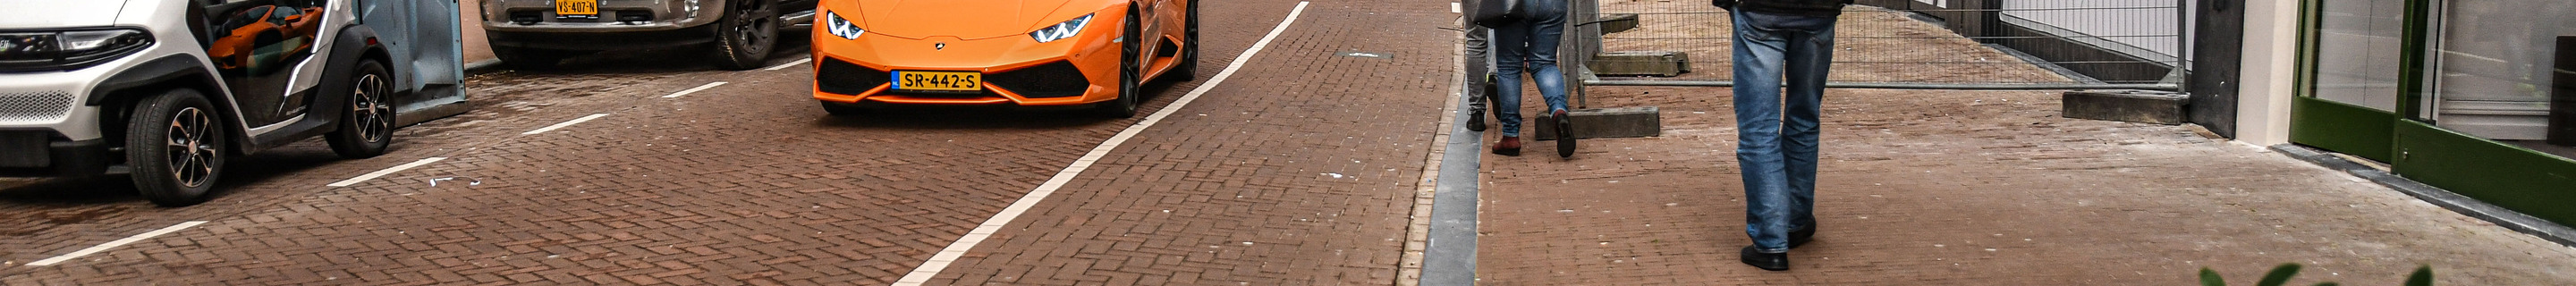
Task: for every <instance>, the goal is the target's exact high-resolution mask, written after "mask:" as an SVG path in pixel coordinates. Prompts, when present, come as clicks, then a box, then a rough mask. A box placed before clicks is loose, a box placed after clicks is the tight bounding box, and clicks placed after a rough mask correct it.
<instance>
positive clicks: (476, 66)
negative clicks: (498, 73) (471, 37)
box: [465, 59, 501, 76]
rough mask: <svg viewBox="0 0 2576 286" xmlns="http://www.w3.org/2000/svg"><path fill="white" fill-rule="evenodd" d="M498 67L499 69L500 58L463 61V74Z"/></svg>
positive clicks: (473, 73)
mask: <svg viewBox="0 0 2576 286" xmlns="http://www.w3.org/2000/svg"><path fill="white" fill-rule="evenodd" d="M499 69H501V59H489V60H481V61H475V62H471V63H465V75H469V76H470V75H477V74H483V73H489V72H492V71H494V70H499Z"/></svg>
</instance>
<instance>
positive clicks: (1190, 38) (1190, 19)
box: [1172, 0, 1199, 81]
mask: <svg viewBox="0 0 2576 286" xmlns="http://www.w3.org/2000/svg"><path fill="white" fill-rule="evenodd" d="M1186 5H1189V9H1188V11H1187V12H1183V13H1185V14H1183V15H1182V18H1185V19H1186V20H1183V22H1186V23H1187V24H1183V25H1182V28H1181V29H1182V32H1181V58H1180V63H1178V64H1174V65H1172V78H1177V79H1180V80H1181V81H1192V80H1198V79H1199V1H1198V0H1190V1H1189V3H1187V4H1186Z"/></svg>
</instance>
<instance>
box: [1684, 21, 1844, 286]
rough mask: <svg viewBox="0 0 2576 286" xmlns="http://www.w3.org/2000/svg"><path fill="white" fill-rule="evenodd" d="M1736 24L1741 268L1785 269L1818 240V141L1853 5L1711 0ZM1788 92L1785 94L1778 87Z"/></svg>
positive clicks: (1736, 99)
mask: <svg viewBox="0 0 2576 286" xmlns="http://www.w3.org/2000/svg"><path fill="white" fill-rule="evenodd" d="M1712 1H1714V3H1713V4H1715V5H1717V7H1719V8H1725V9H1726V10H1727V11H1728V12H1729V13H1730V14H1732V15H1733V16H1734V18H1735V54H1734V56H1735V130H1736V140H1737V142H1736V147H1735V160H1736V163H1737V164H1738V165H1739V166H1740V167H1742V169H1743V172H1742V173H1743V174H1744V198H1745V199H1744V217H1745V225H1744V232H1745V234H1746V235H1749V236H1752V238H1753V245H1750V246H1745V247H1744V249H1743V250H1742V251H1741V252H1740V253H1739V254H1738V255H1740V260H1742V261H1743V262H1744V264H1749V265H1753V267H1755V268H1761V269H1762V270H1771V271H1783V270H1789V249H1790V248H1795V247H1798V245H1801V244H1806V243H1807V241H1810V240H1812V239H1813V238H1814V237H1815V235H1816V215H1815V205H1816V143H1817V140H1816V137H1817V134H1816V133H1817V130H1816V129H1817V126H1816V124H1817V120H1818V119H1817V116H1818V113H1820V112H1821V111H1822V110H1821V108H1820V107H1819V106H1818V105H1820V104H1822V102H1823V101H1824V93H1825V74H1826V71H1827V70H1828V68H1829V67H1831V66H1832V63H1833V58H1834V21H1835V17H1839V16H1841V15H1842V8H1843V6H1844V5H1850V4H1851V3H1852V1H1851V0H1740V1H1739V0H1712ZM1784 81H1785V82H1786V83H1787V86H1786V87H1787V92H1786V93H1783V92H1782V87H1783V86H1782V83H1783V82H1784Z"/></svg>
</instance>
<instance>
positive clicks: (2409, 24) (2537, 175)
mask: <svg viewBox="0 0 2576 286" xmlns="http://www.w3.org/2000/svg"><path fill="white" fill-rule="evenodd" d="M2436 1H2440V0H2409V1H2407V3H2406V11H2405V14H2403V15H2402V17H2405V19H2403V22H2404V25H2405V27H2404V35H2403V36H2402V37H2403V38H2401V39H2400V42H2401V43H2402V44H2400V46H2401V47H2400V48H2399V51H2398V53H2399V55H2400V56H2399V57H2398V58H2399V60H2400V61H2402V62H2400V63H2398V73H2399V75H2398V83H2397V89H2398V93H2399V96H2397V97H2396V98H2397V100H2398V102H2396V106H2397V110H2394V111H2386V110H2377V109H2372V108H2368V107H2362V106H2359V105H2353V104H2348V103H2341V102H2334V101H2330V100H2325V99H2320V98H2317V97H2316V94H2315V88H2314V86H2315V80H2314V78H2315V75H2316V73H2317V71H2316V68H2317V63H2316V49H2317V37H2318V35H2317V34H2319V30H2318V29H2319V28H2321V26H2319V25H2320V23H2318V22H2319V20H2320V19H2319V14H2321V13H2322V11H2323V10H2322V8H2323V7H2321V6H2319V4H2321V3H2322V2H2323V0H2302V1H2300V13H2299V14H2300V16H2299V17H2300V19H2299V25H2300V27H2299V37H2300V39H2299V55H2298V64H2299V68H2298V71H2299V72H2298V75H2297V76H2296V77H2297V79H2298V82H2297V83H2296V84H2297V88H2296V90H2297V91H2296V92H2297V95H2296V96H2295V97H2293V98H2292V99H2291V105H2290V106H2291V107H2290V118H2291V119H2290V142H2291V143H2295V144H2301V145H2308V146H2314V147H2317V148H2319V149H2325V150H2328V151H2335V152H2341V153H2345V154H2352V155H2354V156H2359V157H2362V158H2366V159H2370V160H2375V161H2380V162H2388V163H2389V165H2390V166H2391V168H2392V170H2393V172H2394V173H2396V174H2397V175H2398V176H2400V177H2405V178H2407V179H2411V180H2415V181H2418V182H2422V183H2424V184H2427V185H2432V186H2434V187H2440V188H2442V189H2444V190H2448V191H2450V192H2453V193H2458V194H2460V195H2464V196H2468V197H2470V198H2475V199H2478V200H2479V201H2484V202H2487V203H2489V204H2494V205H2497V206H2502V207H2504V208H2506V209H2511V210H2514V211H2515V212H2521V213H2523V214H2527V215H2531V216H2533V217H2538V218H2541V219H2546V220H2550V221H2553V222H2557V223H2558V224H2561V225H2576V159H2571V158H2562V157H2558V156H2554V155H2549V154H2547V153H2541V152H2539V151H2532V150H2531V149H2526V148H2522V147H2521V146H2514V145H2512V144H2505V143H2502V142H2496V141H2495V140H2487V139H2485V138H2479V137H2476V136H2470V135H2468V134H2463V133H2459V132H2454V131H2451V130H2448V129H2442V128H2440V127H2438V126H2435V125H2434V123H2433V121H2432V120H2430V119H2429V118H2424V116H2423V114H2424V112H2423V110H2424V108H2425V107H2424V106H2423V104H2421V103H2422V102H2424V99H2426V98H2431V97H2432V95H2431V90H2432V88H2431V87H2430V86H2428V85H2427V83H2428V81H2426V79H2427V78H2426V76H2427V74H2426V73H2425V71H2427V70H2429V69H2430V68H2431V67H2430V66H2429V65H2430V63H2431V61H2430V60H2429V59H2428V57H2429V56H2430V55H2431V54H2432V52H2433V50H2432V41H2434V39H2433V38H2432V35H2433V33H2432V31H2433V30H2432V28H2433V27H2432V25H2433V23H2432V19H2433V16H2434V15H2433V14H2432V11H2433V5H2434V4H2436Z"/></svg>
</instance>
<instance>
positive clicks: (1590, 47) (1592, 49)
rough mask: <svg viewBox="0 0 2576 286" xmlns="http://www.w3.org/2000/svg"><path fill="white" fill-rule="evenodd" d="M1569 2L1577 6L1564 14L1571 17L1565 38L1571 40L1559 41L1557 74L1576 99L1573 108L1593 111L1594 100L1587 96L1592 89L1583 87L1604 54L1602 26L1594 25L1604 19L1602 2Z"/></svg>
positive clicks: (1589, 0) (1592, 0)
mask: <svg viewBox="0 0 2576 286" xmlns="http://www.w3.org/2000/svg"><path fill="white" fill-rule="evenodd" d="M1567 2H1571V3H1569V4H1571V5H1573V6H1574V7H1570V8H1571V9H1566V10H1565V12H1566V13H1567V14H1569V15H1566V17H1565V19H1566V21H1565V22H1566V24H1567V25H1566V26H1565V29H1566V32H1565V34H1566V35H1570V36H1571V37H1564V38H1562V39H1560V40H1559V41H1560V43H1559V44H1558V45H1557V47H1558V49H1557V55H1556V56H1557V61H1558V62H1557V67H1558V71H1560V72H1563V73H1564V74H1565V79H1566V81H1565V84H1566V92H1567V93H1571V94H1569V95H1570V96H1574V108H1591V107H1592V96H1591V94H1590V92H1588V90H1589V89H1590V88H1589V87H1590V86H1589V85H1586V84H1584V83H1585V82H1586V79H1589V78H1591V76H1592V66H1591V65H1592V57H1593V56H1594V55H1599V54H1601V26H1600V25H1596V24H1592V22H1593V21H1598V20H1599V18H1601V13H1600V12H1601V2H1600V0H1573V1H1567Z"/></svg>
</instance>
